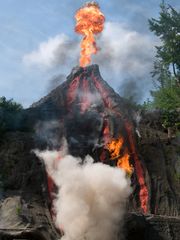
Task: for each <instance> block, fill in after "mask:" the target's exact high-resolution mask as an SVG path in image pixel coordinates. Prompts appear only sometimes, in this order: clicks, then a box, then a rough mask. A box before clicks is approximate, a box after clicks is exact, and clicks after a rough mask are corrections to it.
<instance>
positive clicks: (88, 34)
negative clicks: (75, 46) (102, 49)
mask: <svg viewBox="0 0 180 240" xmlns="http://www.w3.org/2000/svg"><path fill="white" fill-rule="evenodd" d="M75 19H76V22H77V23H76V27H75V31H76V32H77V33H79V34H81V35H83V36H84V37H83V39H82V41H81V57H80V66H81V67H85V66H86V65H88V64H89V63H90V62H91V54H96V53H97V51H98V48H97V46H96V40H95V36H94V35H95V34H98V33H100V32H102V30H103V28H104V21H105V17H104V15H103V14H102V12H101V11H100V7H99V5H98V4H97V3H95V2H90V3H86V4H85V5H84V6H83V7H82V8H80V9H79V10H78V11H77V12H76V15H75Z"/></svg>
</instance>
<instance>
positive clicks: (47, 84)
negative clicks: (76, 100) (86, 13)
mask: <svg viewBox="0 0 180 240" xmlns="http://www.w3.org/2000/svg"><path fill="white" fill-rule="evenodd" d="M85 2H86V1H82V0H76V1H75V0H31V1H25V0H0V52H1V54H0V96H5V97H6V98H7V99H11V98H13V99H14V100H15V101H17V102H19V103H21V104H22V105H23V106H24V107H25V108H26V107H29V106H30V105H31V104H32V103H33V102H35V101H37V100H39V99H40V98H41V97H43V96H45V95H46V94H48V92H49V91H50V90H52V89H53V87H56V85H57V84H59V83H61V82H62V81H65V79H66V76H67V75H69V74H70V72H71V70H72V68H73V67H75V66H77V65H78V59H79V54H80V47H79V44H80V40H81V37H80V36H78V35H77V34H76V33H75V32H74V26H75V20H74V14H75V12H76V10H77V9H78V8H80V7H81V6H82V5H83V4H84V3H85ZM160 2H161V1H159V0H148V1H147V0H146V1H145V0H111V1H109V0H99V1H98V3H99V5H100V7H101V10H102V12H103V13H104V15H105V17H106V23H105V28H104V31H103V32H102V34H100V35H99V36H97V45H99V46H100V51H99V52H98V54H97V55H96V56H94V57H93V58H92V63H97V64H99V67H100V72H101V75H102V77H103V78H104V80H106V81H107V82H108V83H109V84H110V86H112V87H113V88H114V89H115V90H116V91H118V92H120V94H121V95H124V96H128V95H132V96H133V97H134V98H135V99H136V100H137V101H140V102H142V101H144V100H145V99H147V97H149V89H151V88H152V79H151V76H150V72H151V70H152V67H153V58H154V56H155V48H154V46H155V45H159V44H160V42H159V40H158V38H157V37H155V36H154V35H153V33H151V32H150V31H149V29H148V19H149V18H152V17H154V18H158V13H159V4H160ZM168 4H170V5H172V6H173V7H174V8H176V9H178V10H179V9H180V2H179V0H169V1H168Z"/></svg>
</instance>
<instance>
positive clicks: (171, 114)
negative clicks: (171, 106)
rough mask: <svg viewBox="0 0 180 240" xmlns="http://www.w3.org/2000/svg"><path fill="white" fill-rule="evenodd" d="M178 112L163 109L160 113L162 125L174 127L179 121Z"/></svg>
mask: <svg viewBox="0 0 180 240" xmlns="http://www.w3.org/2000/svg"><path fill="white" fill-rule="evenodd" d="M178 116H179V113H178V112H177V111H176V110H171V111H164V112H163V114H162V120H163V127H165V128H169V127H175V126H176V125H177V124H178V123H179V121H180V120H179V119H178Z"/></svg>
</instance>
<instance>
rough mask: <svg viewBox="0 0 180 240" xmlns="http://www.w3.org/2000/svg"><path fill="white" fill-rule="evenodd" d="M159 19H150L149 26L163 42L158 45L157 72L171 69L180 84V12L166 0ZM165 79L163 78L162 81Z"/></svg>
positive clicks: (160, 72)
mask: <svg viewBox="0 0 180 240" xmlns="http://www.w3.org/2000/svg"><path fill="white" fill-rule="evenodd" d="M160 8H161V10H160V16H159V19H154V18H152V19H149V27H150V30H151V31H152V32H154V33H155V35H156V36H158V37H159V38H160V40H161V42H162V45H161V46H156V49H157V55H156V58H157V60H156V62H155V67H154V70H155V71H154V73H155V74H159V75H161V74H162V70H163V69H164V70H166V72H168V71H171V72H172V73H171V75H172V74H173V75H174V76H173V77H175V79H176V84H177V85H178V86H180V12H178V11H176V10H175V9H174V8H173V7H172V6H170V5H167V4H165V3H164V1H163V2H162V3H161V5H160ZM162 80H163V79H162V78H161V81H162Z"/></svg>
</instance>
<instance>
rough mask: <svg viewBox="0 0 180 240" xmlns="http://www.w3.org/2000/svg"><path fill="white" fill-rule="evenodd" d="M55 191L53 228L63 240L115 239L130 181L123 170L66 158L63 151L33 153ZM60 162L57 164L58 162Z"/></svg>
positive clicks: (89, 159) (86, 160) (91, 161)
mask: <svg viewBox="0 0 180 240" xmlns="http://www.w3.org/2000/svg"><path fill="white" fill-rule="evenodd" d="M35 153H36V155H37V156H38V157H39V158H40V159H42V160H43V161H44V163H45V166H46V170H47V172H48V174H49V175H50V176H51V177H52V179H53V180H54V182H55V184H56V186H57V187H58V192H57V195H56V199H55V201H54V210H55V213H56V216H55V224H56V226H57V228H61V229H63V231H64V236H63V238H62V239H64V240H70V239H79V240H81V239H86V240H90V239H91V240H102V239H104V240H112V239H117V236H118V234H120V229H121V227H122V223H123V214H124V211H125V204H126V199H127V197H128V196H129V194H130V192H131V189H130V181H129V180H128V179H127V178H126V174H125V172H124V170H121V169H119V168H112V167H110V166H108V165H105V164H102V163H93V159H92V158H91V157H90V156H87V157H86V158H85V160H84V161H83V162H84V163H83V164H82V159H80V158H75V157H73V156H71V155H67V154H66V151H64V150H63V151H61V152H57V151H44V152H39V151H35ZM57 159H60V160H57Z"/></svg>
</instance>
